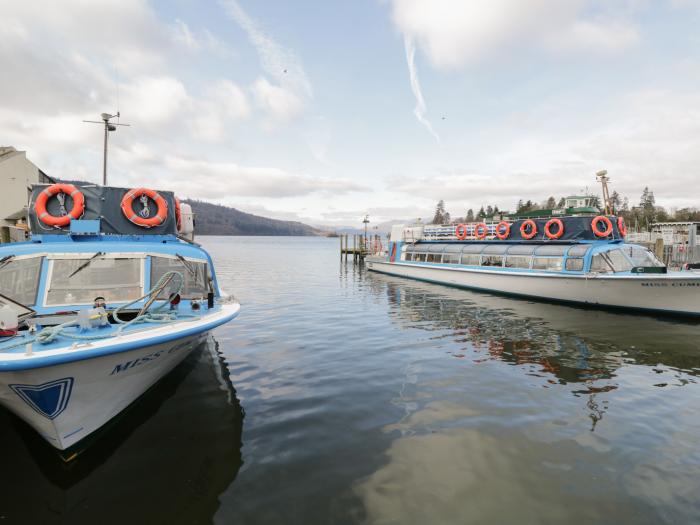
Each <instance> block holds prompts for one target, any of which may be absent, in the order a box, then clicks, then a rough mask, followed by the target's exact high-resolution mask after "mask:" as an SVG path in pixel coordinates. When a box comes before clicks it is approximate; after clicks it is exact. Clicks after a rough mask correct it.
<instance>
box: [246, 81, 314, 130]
mask: <svg viewBox="0 0 700 525" xmlns="http://www.w3.org/2000/svg"><path fill="white" fill-rule="evenodd" d="M251 89H252V90H253V94H254V95H255V99H256V101H257V103H258V106H260V107H261V108H263V109H264V110H265V111H267V112H268V113H269V114H270V115H271V116H273V117H274V118H276V119H279V120H289V119H292V118H294V117H296V116H297V115H299V114H300V113H301V111H302V109H303V106H304V105H303V102H302V101H301V100H300V99H299V97H298V96H297V95H295V94H294V93H292V92H291V91H289V90H287V89H285V88H283V87H280V86H274V85H272V84H270V82H268V81H267V79H266V78H263V77H260V78H258V79H257V80H256V81H255V83H254V84H253V85H252V87H251Z"/></svg>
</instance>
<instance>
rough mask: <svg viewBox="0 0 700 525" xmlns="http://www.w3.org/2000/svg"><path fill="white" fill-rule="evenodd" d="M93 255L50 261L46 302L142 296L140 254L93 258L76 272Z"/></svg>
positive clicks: (61, 303)
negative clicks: (138, 256) (136, 256)
mask: <svg viewBox="0 0 700 525" xmlns="http://www.w3.org/2000/svg"><path fill="white" fill-rule="evenodd" d="M91 257H94V255H92V254H91V255H86V256H85V257H84V258H80V259H55V260H52V261H51V266H50V268H49V272H50V276H51V277H50V281H49V287H48V291H47V293H46V306H68V305H78V304H92V302H93V301H94V300H95V298H96V297H104V298H105V301H107V302H108V303H125V302H129V301H133V300H135V299H138V298H139V297H141V296H143V278H142V273H143V272H142V270H141V267H142V259H141V258H94V259H93V260H92V261H91V262H90V264H89V265H87V266H84V267H83V269H82V270H80V271H79V272H76V273H74V272H75V271H76V270H77V269H78V268H80V267H81V266H83V265H84V264H85V263H86V262H87V261H88V260H89V259H90V258H91ZM71 274H73V275H71Z"/></svg>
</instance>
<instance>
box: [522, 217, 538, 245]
mask: <svg viewBox="0 0 700 525" xmlns="http://www.w3.org/2000/svg"><path fill="white" fill-rule="evenodd" d="M528 227H529V230H530V231H529V232H528ZM520 235H522V236H523V239H526V240H530V239H532V238H533V237H534V236H535V235H537V223H536V222H535V221H533V220H532V219H527V220H524V221H523V223H522V224H521V225H520Z"/></svg>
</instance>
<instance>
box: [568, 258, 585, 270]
mask: <svg viewBox="0 0 700 525" xmlns="http://www.w3.org/2000/svg"><path fill="white" fill-rule="evenodd" d="M566 269H567V270H568V271H570V272H580V271H581V270H583V259H580V258H578V257H575V258H572V257H569V258H568V259H567V260H566Z"/></svg>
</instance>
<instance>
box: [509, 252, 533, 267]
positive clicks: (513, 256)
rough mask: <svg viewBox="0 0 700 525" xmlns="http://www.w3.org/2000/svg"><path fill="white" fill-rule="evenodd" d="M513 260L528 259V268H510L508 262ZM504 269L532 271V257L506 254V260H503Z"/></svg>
mask: <svg viewBox="0 0 700 525" xmlns="http://www.w3.org/2000/svg"><path fill="white" fill-rule="evenodd" d="M511 258H517V259H527V266H508V260H509V259H511ZM503 267H504V268H512V269H514V270H530V269H531V268H532V255H518V254H515V255H510V254H506V256H505V258H504V259H503Z"/></svg>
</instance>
